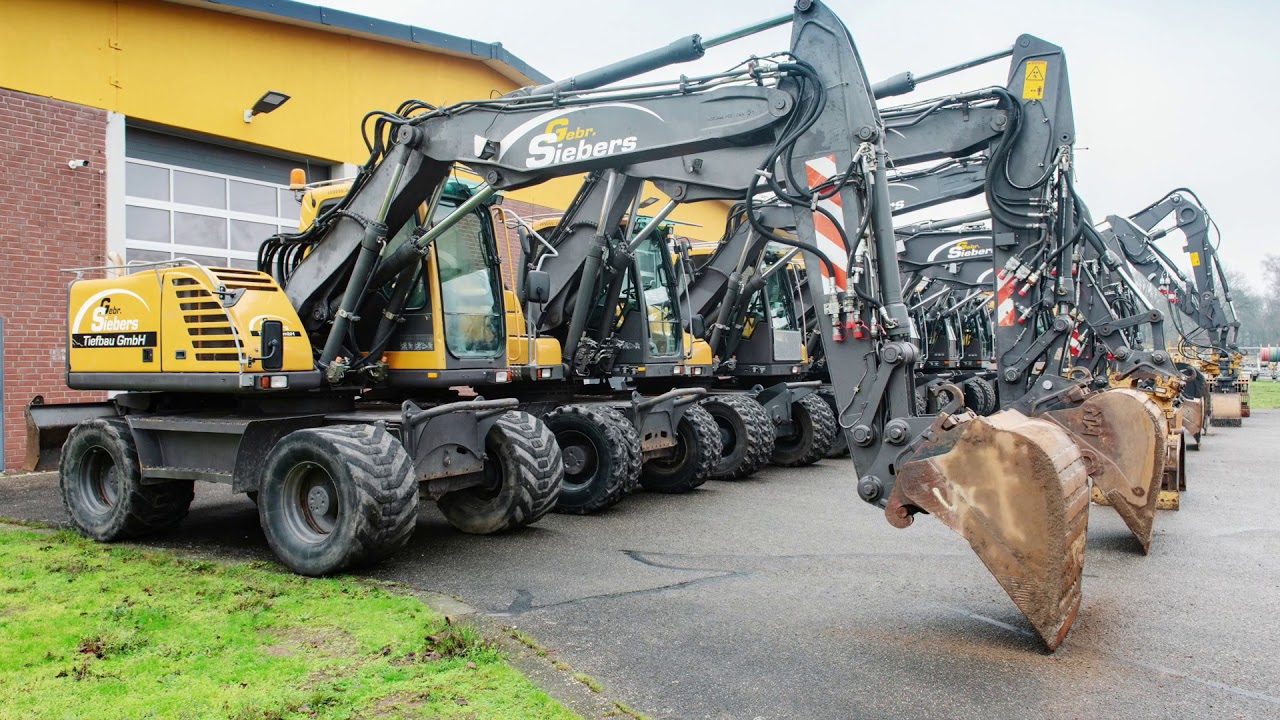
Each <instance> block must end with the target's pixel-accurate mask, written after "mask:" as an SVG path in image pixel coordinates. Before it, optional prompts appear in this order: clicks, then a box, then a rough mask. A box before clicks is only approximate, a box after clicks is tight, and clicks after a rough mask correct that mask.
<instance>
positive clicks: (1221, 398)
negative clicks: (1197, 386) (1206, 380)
mask: <svg viewBox="0 0 1280 720" xmlns="http://www.w3.org/2000/svg"><path fill="white" fill-rule="evenodd" d="M1209 405H1210V408H1211V409H1210V412H1209V417H1210V418H1211V419H1210V420H1209V424H1210V425H1212V426H1213V427H1240V418H1242V417H1244V408H1243V406H1242V405H1241V403H1240V393H1220V392H1215V393H1209Z"/></svg>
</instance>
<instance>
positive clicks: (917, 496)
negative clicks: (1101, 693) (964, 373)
mask: <svg viewBox="0 0 1280 720" xmlns="http://www.w3.org/2000/svg"><path fill="white" fill-rule="evenodd" d="M946 422H947V421H946V420H945V419H940V420H939V421H938V422H937V423H935V425H934V428H933V432H932V436H931V439H930V440H928V441H927V442H926V443H925V444H924V445H923V446H922V447H921V448H920V449H919V450H918V451H917V452H916V454H915V456H914V458H913V459H912V460H911V461H909V462H907V463H905V464H904V465H903V466H902V467H901V468H900V469H899V471H898V473H897V480H896V482H895V485H894V492H893V495H892V496H891V497H890V498H889V504H888V507H886V508H885V515H886V517H887V518H888V519H889V522H890V523H892V524H894V525H895V526H898V527H905V526H906V525H909V524H910V523H911V512H913V511H914V510H915V509H916V508H919V509H923V510H925V511H927V512H929V513H931V514H932V515H934V516H935V517H937V518H938V519H939V520H941V521H942V522H943V523H945V524H946V525H947V527H950V528H951V529H952V530H955V531H956V532H957V533H959V534H960V535H961V536H962V537H964V539H965V540H968V541H969V545H970V547H972V548H973V551H974V552H976V553H977V554H978V557H979V558H981V559H982V562H983V564H984V565H986V566H987V569H988V570H990V571H991V574H992V575H995V577H996V580H997V581H998V582H999V583H1000V586H1001V587H1003V588H1004V591H1005V592H1006V593H1008V594H1009V597H1010V598H1012V599H1013V602H1014V604H1016V605H1017V606H1018V609H1019V610H1021V611H1022V614H1023V615H1025V616H1026V618H1027V620H1029V621H1030V622H1031V625H1032V626H1033V627H1034V628H1035V631H1036V633H1037V634H1038V635H1039V636H1040V638H1041V639H1042V640H1043V641H1044V644H1045V645H1046V646H1048V648H1049V650H1055V649H1057V647H1058V645H1060V644H1061V643H1062V639H1063V638H1065V637H1066V636H1067V632H1068V631H1069V630H1070V629H1071V624H1072V623H1073V622H1075V618H1076V613H1077V612H1078V611H1079V609H1080V575H1081V573H1082V572H1083V570H1084V546H1085V529H1086V527H1087V526H1088V522H1089V494H1088V474H1087V472H1086V470H1085V464H1084V460H1083V459H1082V458H1081V456H1080V451H1079V449H1078V448H1077V447H1076V445H1075V444H1074V443H1073V442H1071V438H1070V437H1069V436H1068V435H1067V434H1066V433H1064V432H1063V431H1062V430H1060V429H1059V428H1058V427H1056V426H1054V425H1053V424H1051V423H1047V422H1045V421H1043V420H1039V419H1036V418H1028V417H1027V416H1025V415H1023V414H1021V413H1019V412H1017V411H1013V410H1006V411H1004V412H999V413H996V414H994V415H991V416H989V417H978V418H975V419H973V420H970V421H968V422H962V423H961V424H959V425H957V426H955V427H951V428H950V429H947V427H948V426H947V425H946Z"/></svg>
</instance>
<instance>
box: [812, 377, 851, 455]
mask: <svg viewBox="0 0 1280 720" xmlns="http://www.w3.org/2000/svg"><path fill="white" fill-rule="evenodd" d="M818 395H819V396H821V397H822V399H823V400H824V401H826V403H827V405H828V406H829V407H830V408H831V412H832V414H833V415H834V416H835V418H836V437H835V439H834V440H832V441H831V447H830V448H827V457H829V458H838V457H845V456H846V455H848V454H849V437H848V436H847V435H845V433H844V430H842V429H841V428H840V407H839V402H838V401H837V400H836V394H835V392H834V391H832V390H827V389H823V390H820V391H819V392H818Z"/></svg>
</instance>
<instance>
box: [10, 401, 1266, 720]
mask: <svg viewBox="0 0 1280 720" xmlns="http://www.w3.org/2000/svg"><path fill="white" fill-rule="evenodd" d="M1277 438H1280V411H1258V412H1255V413H1254V416H1253V417H1252V418H1249V419H1246V420H1245V421H1244V427H1243V428H1239V429H1234V428H1220V429H1215V431H1214V433H1213V434H1212V435H1211V436H1208V437H1206V439H1205V443H1204V449H1203V450H1202V451H1200V452H1188V453H1187V463H1188V468H1187V484H1188V490H1187V491H1186V492H1185V493H1184V494H1183V496H1182V509H1181V511H1179V512H1162V513H1161V514H1160V515H1159V516H1158V517H1157V519H1156V523H1155V537H1154V539H1153V542H1152V549H1151V554H1150V555H1149V556H1146V557H1144V556H1143V555H1142V554H1141V551H1140V549H1139V547H1138V545H1137V543H1136V542H1135V541H1134V540H1133V539H1132V538H1131V536H1130V535H1129V533H1128V531H1127V530H1126V529H1125V527H1124V525H1123V523H1122V522H1121V521H1120V519H1119V517H1117V516H1116V514H1115V513H1114V511H1112V510H1110V509H1109V508H1104V507H1097V506H1095V507H1093V509H1092V511H1091V517H1090V521H1089V539H1088V546H1087V547H1088V550H1087V561H1086V567H1085V578H1084V604H1083V608H1082V610H1081V613H1080V617H1079V618H1078V620H1077V621H1076V624H1075V628H1074V629H1073V630H1072V632H1071V635H1070V636H1069V637H1068V638H1067V640H1066V642H1065V644H1064V645H1063V647H1062V648H1061V649H1059V650H1058V652H1056V653H1054V654H1052V655H1051V654H1048V653H1046V652H1045V651H1044V650H1043V649H1042V647H1041V645H1040V644H1039V642H1038V641H1037V640H1036V638H1035V637H1034V635H1033V634H1032V631H1031V629H1030V626H1029V625H1028V624H1027V623H1026V621H1025V620H1024V619H1023V618H1022V617H1021V616H1020V615H1019V613H1018V611H1017V610H1016V608H1015V607H1014V605H1013V603H1012V602H1011V601H1010V600H1009V598H1008V597H1007V596H1006V595H1005V594H1004V593H1003V592H1002V591H1001V590H1000V588H999V586H998V585H997V584H996V582H995V580H994V579H993V578H992V577H991V576H990V575H989V574H988V573H987V571H986V569H985V568H984V567H983V566H982V564H981V562H980V561H979V560H978V558H977V557H976V556H975V555H973V554H972V553H971V552H970V550H969V548H968V546H967V544H965V542H964V541H963V540H962V539H960V538H959V537H958V536H956V535H954V534H953V533H951V531H949V530H947V529H946V528H945V527H943V526H942V525H941V524H939V523H937V522H933V521H932V520H931V519H930V518H928V517H921V518H919V519H918V520H917V522H916V523H915V525H913V526H912V527H910V528H908V529H906V530H896V529H894V528H892V527H891V526H889V525H888V524H887V523H886V522H885V521H884V518H883V515H882V514H881V513H880V512H878V511H876V510H874V509H873V508H871V507H869V506H867V505H866V504H864V503H863V502H862V501H860V500H859V499H858V497H857V493H856V489H855V485H854V475H853V470H852V464H851V463H850V461H849V460H847V459H844V460H839V461H837V460H826V461H823V462H822V463H820V464H818V465H817V466H814V467H810V468H801V469H781V468H769V469H767V470H765V471H764V472H762V473H760V474H759V475H757V476H756V477H754V478H752V479H749V480H745V481H739V482H735V483H728V482H713V483H708V484H707V485H706V486H704V488H702V489H700V490H698V491H696V492H694V493H691V494H689V495H685V496H663V495H650V494H644V493H640V494H637V495H634V496H632V497H629V498H627V499H626V500H624V501H623V503H622V504H621V505H619V506H617V507H616V508H614V509H613V510H611V511H609V512H606V513H604V514H602V515H599V516H595V517H574V516H559V515H553V516H551V517H548V518H547V519H545V520H544V521H542V522H541V523H539V524H538V525H536V526H534V527H531V528H528V529H525V530H523V531H520V532H516V533H513V534H510V535H505V536H499V537H472V536H467V535H462V534H460V533H458V532H456V531H454V530H453V529H451V528H450V527H449V526H448V525H447V524H446V523H445V522H444V520H443V518H442V517H441V516H440V514H439V513H438V512H436V511H435V509H434V508H432V507H425V508H424V509H423V511H422V514H421V517H420V519H419V524H418V528H417V532H416V534H415V535H414V538H413V540H412V541H411V544H410V546H409V547H408V548H407V549H405V550H404V551H402V552H400V553H399V554H398V555H397V556H395V557H394V558H393V559H391V560H390V561H387V562H385V563H384V564H382V565H380V566H378V567H377V568H376V569H374V570H372V571H371V572H370V574H371V575H373V576H375V577H379V578H384V579H390V580H396V581H400V582H404V583H408V584H411V585H413V586H415V587H419V588H422V589H424V590H431V591H435V592H440V593H444V594H447V595H456V596H458V597H460V598H461V599H463V600H464V601H466V602H467V603H469V604H471V605H473V606H475V607H477V608H479V609H480V610H481V611H483V612H487V613H489V614H492V615H495V616H498V617H499V618H500V621H501V622H503V623H506V624H510V625H514V626H517V627H518V628H519V629H520V630H522V631H523V632H526V633H528V634H530V635H532V636H533V637H535V638H537V639H538V640H539V641H540V642H541V643H542V644H543V645H544V646H546V647H549V648H551V649H552V650H554V651H555V652H556V653H557V654H558V656H559V657H561V658H562V659H563V660H564V661H566V662H568V663H570V664H571V665H573V666H574V667H575V668H577V669H579V670H581V671H583V672H586V673H587V674H589V675H591V676H592V677H594V678H595V679H596V680H598V681H599V682H601V683H602V684H603V685H604V686H605V687H606V688H607V691H608V693H609V694H610V695H611V696H612V697H614V698H615V699H617V700H620V701H622V702H624V703H626V704H627V705H630V706H631V707H633V708H636V709H637V710H640V711H642V712H644V713H646V714H649V715H651V716H653V717H657V718H668V717H670V718H717V719H719V718H734V719H738V718H743V719H746V720H754V719H756V718H761V719H769V720H772V719H774V718H806V719H809V718H812V719H815V720H816V719H821V718H1017V719H1022V718H1032V717H1036V718H1197V717H1206V718H1277V717H1280V519H1277V517H1278V511H1280V443H1278V442H1277ZM55 482H56V481H55V479H54V478H53V476H51V475H42V476H25V477H16V478H15V477H9V478H4V479H0V516H3V517H10V518H20V519H24V520H35V521H42V522H47V523H55V524H61V523H65V521H66V516H65V513H64V512H63V510H62V507H61V505H60V503H59V501H58V498H57V491H56V484H55ZM150 544H153V545H158V546H165V547H175V548H184V549H195V550H198V551H202V552H208V553H216V554H218V555H223V556H230V557H245V558H253V559H268V560H269V559H270V558H271V555H270V552H269V550H268V549H267V547H266V543H265V541H264V539H263V537H262V533H261V531H260V530H259V529H258V525H257V516H256V512H255V509H254V506H253V505H252V504H251V503H250V502H249V501H248V500H247V499H245V498H244V497H239V496H234V495H231V494H229V493H228V492H226V490H225V489H224V488H221V487H216V486H209V485H199V486H197V492H196V501H195V504H194V505H193V508H192V512H191V515H190V517H189V518H188V519H187V520H186V521H184V522H183V523H182V525H181V526H180V527H179V528H178V529H177V530H176V531H174V532H172V533H170V534H168V535H166V536H164V537H161V538H156V539H153V540H152V541H151V542H150Z"/></svg>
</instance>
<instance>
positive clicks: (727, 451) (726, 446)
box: [714, 415, 738, 457]
mask: <svg viewBox="0 0 1280 720" xmlns="http://www.w3.org/2000/svg"><path fill="white" fill-rule="evenodd" d="M714 417H715V420H716V427H718V428H720V447H721V449H720V456H721V457H727V456H729V455H732V454H733V449H734V447H736V446H737V444H738V433H736V432H734V427H733V423H732V422H730V420H729V418H727V417H722V416H720V415H714Z"/></svg>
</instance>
